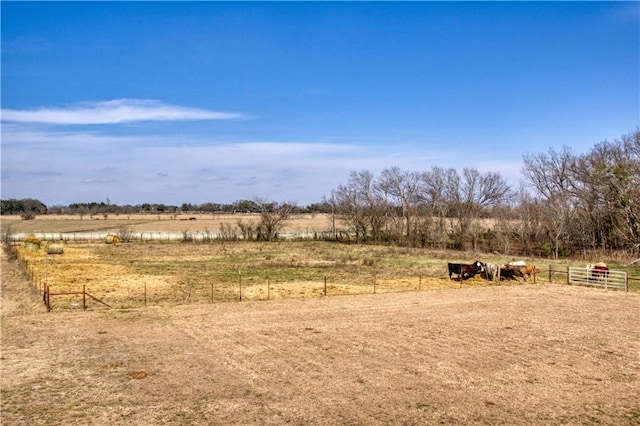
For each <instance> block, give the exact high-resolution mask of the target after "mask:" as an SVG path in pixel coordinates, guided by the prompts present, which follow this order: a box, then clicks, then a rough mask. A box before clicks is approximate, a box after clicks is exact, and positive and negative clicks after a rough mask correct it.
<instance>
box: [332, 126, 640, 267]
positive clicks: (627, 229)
mask: <svg viewBox="0 0 640 426" xmlns="http://www.w3.org/2000/svg"><path fill="white" fill-rule="evenodd" d="M523 160H524V161H523V169H522V173H523V178H524V179H523V181H522V182H521V184H520V186H519V187H517V188H513V187H511V186H510V185H508V184H507V182H506V181H505V179H504V177H503V176H502V175H501V174H500V173H497V172H486V173H481V172H480V171H478V170H477V169H475V168H464V169H463V170H462V171H458V170H456V169H451V168H450V169H445V168H442V167H437V166H436V167H432V168H431V169H430V170H427V171H410V170H402V169H401V168H398V167H391V168H387V169H384V170H382V172H381V173H380V174H378V175H374V174H373V173H372V172H370V171H368V170H360V171H352V172H351V173H350V175H349V179H348V181H347V182H346V183H345V184H342V185H339V186H338V187H337V188H336V189H334V190H333V191H332V195H331V200H330V201H331V204H332V205H333V206H334V207H335V209H336V212H337V213H338V214H339V216H340V217H341V218H342V219H343V220H344V221H345V223H346V224H347V225H348V227H349V230H350V231H351V234H352V235H354V236H355V239H356V240H357V241H361V242H383V243H395V244H402V245H411V246H420V247H432V248H450V249H459V250H468V249H473V250H481V251H499V252H502V253H519V254H522V255H544V256H550V257H555V258H558V257H562V256H565V255H568V254H579V253H587V252H593V251H603V252H606V251H625V252H628V253H631V254H638V253H639V252H640V129H639V130H636V131H635V132H632V133H631V134H628V135H624V136H622V137H621V138H620V139H616V140H614V141H613V142H608V141H604V142H601V143H599V144H597V145H596V146H594V147H593V148H592V149H591V150H590V151H589V152H587V153H586V154H582V155H580V154H575V153H573V152H572V151H571V150H570V149H569V148H566V147H563V148H562V149H560V150H555V149H550V150H549V151H548V152H545V153H539V154H530V155H525V156H524V157H523Z"/></svg>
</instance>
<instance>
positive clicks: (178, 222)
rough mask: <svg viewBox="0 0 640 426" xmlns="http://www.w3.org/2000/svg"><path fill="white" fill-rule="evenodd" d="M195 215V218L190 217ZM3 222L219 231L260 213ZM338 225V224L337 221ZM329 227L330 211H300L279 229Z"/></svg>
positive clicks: (19, 227)
mask: <svg viewBox="0 0 640 426" xmlns="http://www.w3.org/2000/svg"><path fill="white" fill-rule="evenodd" d="M189 218H195V220H189ZM0 220H1V222H2V225H3V226H10V227H11V231H12V232H15V233H30V232H87V231H110V230H118V229H122V228H126V229H127V230H130V231H133V232H142V231H145V232H147V231H149V232H181V231H210V232H218V231H220V230H221V229H222V227H223V226H232V227H234V228H236V230H237V225H238V222H240V221H241V222H243V223H245V224H247V223H258V222H259V220H260V215H259V214H194V215H153V214H132V215H108V216H107V218H106V219H105V218H104V216H102V215H95V216H93V218H91V217H89V216H84V217H83V218H82V219H81V218H80V216H77V215H41V216H38V217H37V218H36V219H34V220H22V219H21V218H20V216H2V217H1V219H0ZM338 225H340V224H339V223H338ZM331 229H332V220H331V215H328V214H300V215H294V216H292V217H291V219H289V220H287V221H285V222H284V225H283V229H282V232H327V231H330V230H331Z"/></svg>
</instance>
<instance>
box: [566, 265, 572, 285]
mask: <svg viewBox="0 0 640 426" xmlns="http://www.w3.org/2000/svg"><path fill="white" fill-rule="evenodd" d="M570 283H571V281H569V267H568V266H567V285H569V284H570Z"/></svg>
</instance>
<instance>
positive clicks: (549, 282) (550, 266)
mask: <svg viewBox="0 0 640 426" xmlns="http://www.w3.org/2000/svg"><path fill="white" fill-rule="evenodd" d="M552 282H553V281H551V265H549V283H552Z"/></svg>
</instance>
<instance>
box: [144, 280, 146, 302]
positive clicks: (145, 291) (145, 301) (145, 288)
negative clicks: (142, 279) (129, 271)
mask: <svg viewBox="0 0 640 426" xmlns="http://www.w3.org/2000/svg"><path fill="white" fill-rule="evenodd" d="M144 306H147V283H144Z"/></svg>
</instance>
